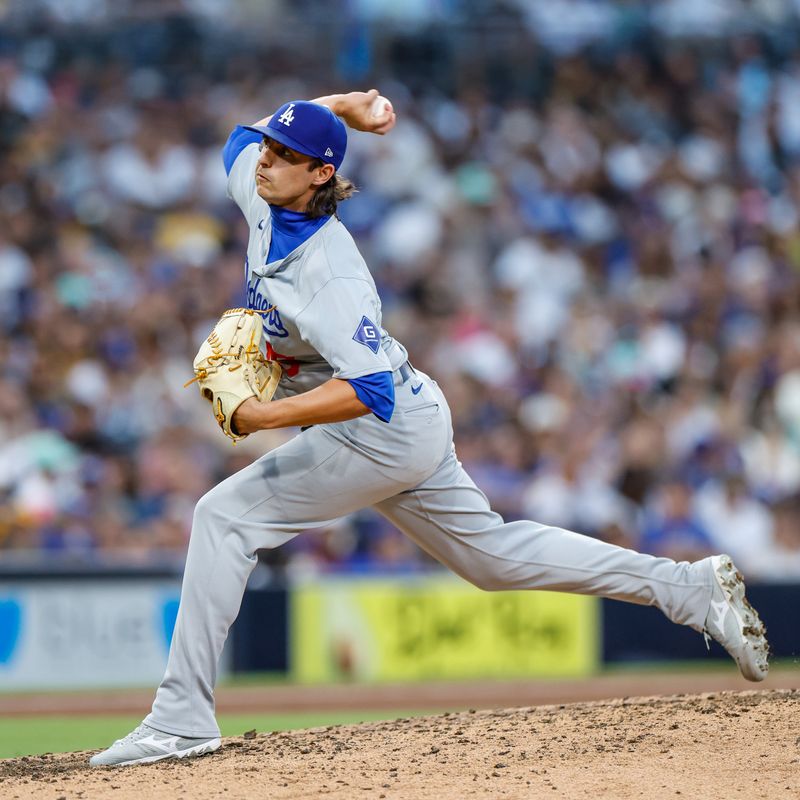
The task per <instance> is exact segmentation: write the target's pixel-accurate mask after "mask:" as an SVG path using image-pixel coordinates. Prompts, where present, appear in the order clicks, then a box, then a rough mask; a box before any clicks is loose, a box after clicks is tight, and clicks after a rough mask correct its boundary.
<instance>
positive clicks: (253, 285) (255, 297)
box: [245, 257, 289, 339]
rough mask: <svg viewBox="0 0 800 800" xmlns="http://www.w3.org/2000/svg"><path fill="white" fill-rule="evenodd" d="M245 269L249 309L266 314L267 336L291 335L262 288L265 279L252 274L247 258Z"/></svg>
mask: <svg viewBox="0 0 800 800" xmlns="http://www.w3.org/2000/svg"><path fill="white" fill-rule="evenodd" d="M245 269H246V274H247V307H248V308H252V309H255V310H256V311H263V312H266V313H264V314H263V315H262V319H263V320H264V335H265V336H267V337H269V338H271V337H277V338H279V339H283V338H284V337H286V336H288V335H289V331H287V330H286V328H284V326H283V322H282V320H281V313H280V311H279V310H278V308H277V307H276V306H275V303H272V302H270V299H269V298H268V297H267V294H266V289H265V288H264V287H263V286H262V281H263V280H264V279H263V278H259V277H258V276H256V275H251V274H250V264H249V259H248V258H246V257H245ZM267 309H269V311H267Z"/></svg>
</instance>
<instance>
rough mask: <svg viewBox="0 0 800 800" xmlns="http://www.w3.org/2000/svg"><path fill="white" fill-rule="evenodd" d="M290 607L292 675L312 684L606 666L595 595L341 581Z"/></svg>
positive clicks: (320, 586) (305, 593)
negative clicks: (491, 590) (603, 660)
mask: <svg viewBox="0 0 800 800" xmlns="http://www.w3.org/2000/svg"><path fill="white" fill-rule="evenodd" d="M290 609H291V612H290V626H291V635H290V642H291V672H292V677H293V678H294V679H296V680H299V681H304V682H324V681H330V680H337V679H342V678H351V679H360V680H368V681H406V680H408V681H412V680H430V679H442V680H447V679H458V678H463V679H466V678H512V677H535V676H542V677H544V676H556V675H557V676H562V677H563V676H580V675H586V674H589V673H591V672H592V671H594V670H595V668H596V667H597V665H598V663H599V653H600V630H599V625H600V623H599V604H598V601H597V598H593V597H582V596H578V595H568V594H558V593H553V592H499V593H488V592H481V591H479V590H477V589H475V588H474V587H472V586H470V585H468V584H466V583H462V582H460V581H457V580H454V579H451V578H449V577H436V578H425V579H418V580H413V581H409V580H407V579H404V580H388V579H384V580H373V579H365V580H352V579H351V580H344V579H342V580H338V579H337V580H328V581H324V582H322V583H316V584H314V585H303V586H299V587H296V588H295V589H294V590H293V591H292V594H291V598H290Z"/></svg>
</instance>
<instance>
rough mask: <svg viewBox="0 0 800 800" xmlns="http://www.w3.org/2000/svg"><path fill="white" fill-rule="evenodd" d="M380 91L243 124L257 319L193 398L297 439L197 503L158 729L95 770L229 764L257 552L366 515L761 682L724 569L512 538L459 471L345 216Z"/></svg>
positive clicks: (226, 421) (479, 576)
mask: <svg viewBox="0 0 800 800" xmlns="http://www.w3.org/2000/svg"><path fill="white" fill-rule="evenodd" d="M394 122H395V116H394V112H393V111H392V108H391V105H390V104H389V103H388V101H385V100H383V99H382V98H379V97H378V96H377V92H376V91H374V90H373V91H371V92H366V93H363V92H354V93H351V94H347V95H334V96H331V97H325V98H319V99H317V100H315V101H312V102H304V101H300V100H296V101H292V102H289V103H286V104H285V105H283V106H281V107H280V108H279V109H278V110H277V111H276V112H275V113H274V114H273V115H272V116H271V117H268V118H266V119H263V120H261V121H259V122H258V123H256V124H255V125H251V126H242V127H237V128H236V129H235V130H234V131H233V133H232V134H231V135H230V138H229V139H228V142H227V144H226V145H225V147H224V150H223V159H224V163H225V168H226V170H227V172H228V188H229V194H230V196H231V198H232V199H233V200H234V201H235V202H236V203H237V205H238V206H239V208H240V209H241V210H242V213H243V214H244V215H245V218H246V219H247V222H248V225H249V227H250V238H249V242H248V246H247V256H246V261H245V264H246V280H247V308H242V309H232V310H229V311H226V312H225V314H223V317H222V319H221V320H220V322H219V323H218V325H217V326H216V328H215V329H214V331H213V332H212V333H211V335H210V336H209V339H208V341H207V342H206V343H204V346H203V348H201V351H200V353H198V357H197V359H196V360H195V364H194V366H195V381H196V382H197V384H198V385H199V386H200V391H201V395H202V397H203V398H205V399H206V400H208V401H209V402H210V403H211V407H212V412H213V413H214V416H215V418H216V419H217V421H218V423H219V425H220V427H221V428H222V430H223V432H224V433H225V434H226V435H228V436H230V437H231V438H232V439H234V440H235V439H237V438H241V437H243V436H247V435H249V434H251V433H253V432H254V431H258V430H264V429H269V428H282V427H290V426H291V427H298V428H302V429H303V430H302V431H301V432H300V433H298V434H297V435H296V436H295V437H294V438H293V439H291V440H290V441H288V442H287V443H286V444H284V445H283V446H281V447H279V448H277V449H276V450H273V451H271V452H269V453H267V454H266V455H264V456H262V457H261V458H259V459H258V460H257V461H255V462H254V463H253V464H251V465H250V466H248V467H245V468H244V469H243V470H241V472H237V473H236V474H235V475H232V476H230V477H229V478H227V479H226V480H224V481H223V482H222V483H220V484H219V485H218V486H216V487H214V488H213V489H212V490H211V491H209V492H208V494H206V495H205V496H204V497H203V498H202V499H201V500H200V501H199V502H198V504H197V507H196V509H195V513H194V520H193V525H192V532H191V539H190V543H189V550H188V555H187V561H186V570H185V574H184V579H183V589H182V594H181V605H180V611H179V613H178V618H177V622H176V625H175V632H174V635H173V639H172V646H171V650H170V655H169V663H168V665H167V670H166V674H165V675H164V679H163V681H162V683H161V685H160V686H159V688H158V692H157V694H156V697H155V701H154V703H153V708H152V711H151V713H150V714H149V715H148V716H147V718H146V719H145V720H144V722H143V723H142V724H141V725H140V726H139V727H137V728H136V729H135V730H134V731H133V732H132V733H131V734H129V735H128V736H126V737H125V738H123V739H120V740H119V741H117V742H115V743H114V744H113V745H112V746H111V747H109V748H108V749H107V750H105V751H104V752H102V753H99V754H98V755H95V756H93V757H92V759H91V764H92V765H94V766H99V765H123V764H141V763H146V762H151V761H157V760H160V759H164V758H171V757H177V758H182V757H185V756H194V755H199V754H202V753H207V752H210V751H213V750H216V749H217V748H218V747H219V745H220V738H219V737H220V733H219V727H218V726H217V722H216V719H215V715H214V684H215V681H216V677H217V662H218V660H219V657H220V653H221V651H222V646H223V644H224V642H225V639H226V637H227V634H228V629H229V627H230V625H231V623H232V622H233V621H234V619H235V618H236V615H237V613H238V611H239V606H240V604H241V600H242V595H243V593H244V590H245V585H246V583H247V579H248V576H249V575H250V572H251V570H252V569H253V567H254V566H255V564H256V551H257V550H259V549H261V548H272V547H279V546H280V545H282V544H284V543H285V542H287V541H289V540H290V539H291V538H293V537H294V536H297V535H298V534H299V533H302V532H303V531H305V530H308V529H310V528H317V527H320V526H324V525H326V524H329V523H330V522H332V521H333V520H335V519H337V518H339V517H342V516H344V515H346V514H349V513H351V512H353V511H356V510H358V509H360V508H364V507H365V506H372V507H373V508H375V509H376V510H377V511H378V512H379V513H381V514H383V515H384V516H385V517H386V518H387V519H389V520H390V521H391V522H392V523H393V524H394V525H396V526H397V527H398V528H399V529H400V530H401V531H403V533H405V534H406V535H407V536H409V537H410V538H411V539H413V541H414V542H416V543H417V544H418V545H419V546H420V547H421V548H422V549H423V550H425V551H426V552H428V553H429V554H430V555H431V556H433V557H434V558H436V559H437V560H438V561H440V562H441V563H442V564H445V565H446V566H448V567H449V568H450V569H451V570H453V571H454V572H456V573H457V574H458V575H460V576H462V577H463V578H464V579H465V580H468V581H470V582H471V583H473V584H475V585H476V586H478V587H480V588H482V589H485V590H488V591H497V590H504V589H547V590H550V591H561V592H576V593H580V594H588V595H596V596H599V597H610V598H614V599H617V600H625V601H628V602H631V603H640V604H646V605H655V606H656V607H658V608H659V609H660V610H661V611H662V612H663V613H664V614H665V615H666V616H667V617H668V618H669V619H670V620H672V621H673V622H676V623H679V624H681V625H689V626H690V627H692V628H694V629H695V630H697V631H700V632H703V633H705V634H706V635H707V636H711V637H712V638H714V639H715V640H716V641H718V642H719V643H720V644H721V645H722V646H723V647H725V649H726V650H727V651H728V652H729V653H730V655H731V656H732V657H733V658H734V659H735V660H736V662H737V664H738V666H739V669H740V670H741V672H742V674H743V675H744V677H745V678H747V679H748V680H752V681H760V680H762V679H763V678H764V677H765V676H766V674H767V669H768V667H767V654H768V647H767V641H766V637H765V631H764V627H763V625H762V624H761V621H760V620H759V618H758V615H757V614H756V612H755V611H754V610H753V608H752V607H751V606H750V605H749V604H748V603H747V601H746V599H745V596H744V584H743V581H742V577H741V575H740V574H739V573H738V571H737V570H736V568H735V566H734V565H733V563H732V562H731V560H730V558H729V557H727V556H724V555H720V556H714V557H711V558H707V559H704V560H702V561H698V562H696V563H688V562H681V563H676V562H674V561H672V560H670V559H667V558H656V557H653V556H649V555H643V554H640V553H637V552H634V551H633V550H626V549H622V548H620V547H615V546H613V545H610V544H606V543H604V542H601V541H598V540H596V539H593V538H589V537H585V536H581V535H579V534H577V533H572V532H570V531H567V530H562V529H560V528H555V527H551V526H548V525H541V524H539V523H536V522H530V521H524V520H521V521H516V522H504V521H503V519H502V518H501V517H500V516H499V515H498V514H496V513H495V512H493V511H492V509H491V508H490V507H489V503H488V501H487V499H486V496H485V495H484V494H483V492H481V490H480V489H479V488H478V487H477V486H476V485H475V484H474V483H473V482H472V480H471V479H470V477H469V475H467V474H466V472H465V471H464V469H463V467H462V466H461V464H460V463H459V461H458V458H457V456H456V453H455V450H454V447H453V439H452V435H453V434H452V426H451V419H450V411H449V409H448V406H447V400H446V399H445V397H444V395H443V394H442V392H441V390H440V388H439V387H438V385H437V384H436V381H435V380H433V379H432V378H430V377H429V376H428V375H425V374H424V373H422V372H420V371H418V370H415V369H414V368H413V366H412V365H411V364H410V363H409V361H408V354H407V352H406V350H405V349H404V348H403V346H402V344H400V343H399V342H398V341H396V340H395V339H394V338H392V336H391V335H390V333H389V332H388V331H386V330H385V329H384V328H383V327H382V318H381V301H380V298H379V297H378V293H377V291H376V289H375V283H374V281H373V279H372V277H371V275H370V273H369V269H368V268H367V265H366V264H365V263H364V259H363V258H362V257H361V254H360V253H359V251H358V248H357V247H356V245H355V243H354V241H353V239H352V237H351V236H350V234H349V233H348V231H347V229H346V228H345V227H344V225H343V224H342V223H341V222H340V221H339V219H338V217H337V216H336V209H337V204H338V203H341V202H343V201H345V200H346V199H347V198H348V197H349V196H350V194H351V193H352V191H353V187H352V185H351V184H350V182H349V181H348V180H347V179H346V178H344V177H343V176H342V175H340V173H339V168H340V166H341V164H342V159H343V158H344V155H345V150H346V147H347V131H346V127H345V123H347V125H349V126H350V127H351V128H355V129H359V130H365V131H371V132H373V133H378V134H384V133H387V132H388V131H390V130H391V128H392V127H393V125H394Z"/></svg>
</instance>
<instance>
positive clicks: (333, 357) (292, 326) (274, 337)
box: [228, 144, 408, 398]
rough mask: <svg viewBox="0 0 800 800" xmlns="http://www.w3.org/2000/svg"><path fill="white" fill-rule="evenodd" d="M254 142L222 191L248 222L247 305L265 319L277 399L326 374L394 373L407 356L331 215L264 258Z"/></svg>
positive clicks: (267, 232) (267, 233)
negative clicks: (276, 368) (278, 376)
mask: <svg viewBox="0 0 800 800" xmlns="http://www.w3.org/2000/svg"><path fill="white" fill-rule="evenodd" d="M257 160H258V145H257V144H251V145H248V146H247V147H246V148H245V149H244V150H243V151H242V152H241V153H240V155H239V156H238V158H237V159H236V161H235V162H234V164H233V167H232V169H231V172H230V175H229V176H228V193H229V194H230V196H231V198H233V200H235V201H236V203H237V204H238V205H239V207H240V208H241V209H242V212H243V213H244V215H245V217H246V218H247V221H248V223H249V225H250V238H249V241H248V244H247V258H246V260H245V278H246V280H247V305H248V307H250V308H255V309H257V310H259V311H267V309H273V310H272V311H269V312H268V313H266V314H265V316H264V338H265V341H266V350H267V355H268V356H269V357H271V358H274V359H277V360H278V361H279V362H281V364H282V365H283V367H284V373H283V378H282V380H281V383H280V386H279V387H278V392H277V393H276V397H277V398H281V397H284V396H287V395H292V394H297V393H300V392H306V391H308V390H309V389H313V388H314V387H316V386H319V385H320V384H322V383H324V382H325V381H327V380H329V379H330V378H332V377H333V378H342V379H347V378H360V377H362V376H364V375H371V374H372V373H375V372H384V371H389V372H391V371H393V370H395V369H397V368H398V367H399V366H400V365H401V364H403V363H405V361H406V359H407V358H408V355H407V353H406V351H405V349H404V348H403V347H401V346H400V345H399V344H398V343H397V342H396V341H395V340H394V339H392V337H391V336H389V334H388V333H387V332H386V331H385V330H383V328H382V327H381V322H382V316H381V301H380V298H379V297H378V291H377V289H376V288H375V281H374V280H373V279H372V275H370V272H369V270H368V269H367V265H366V264H365V263H364V259H363V258H362V257H361V254H360V253H359V252H358V249H357V248H356V246H355V243H354V242H353V238H352V236H350V233H349V232H348V231H347V229H346V228H345V227H344V225H342V223H341V222H339V220H338V219H336V217H331V218H330V219H329V220H328V221H327V222H326V223H325V224H324V225H323V226H322V228H320V229H319V231H317V233H315V234H314V235H313V236H312V237H311V238H310V239H307V240H306V241H305V242H303V243H302V244H301V245H300V246H299V247H297V248H296V249H295V250H293V251H292V252H291V253H289V255H287V256H286V257H285V258H282V259H279V260H277V261H273V262H271V263H269V264H268V263H267V254H268V253H269V245H270V237H271V233H272V220H271V217H270V212H269V206H268V205H267V203H266V202H265V201H264V200H262V199H261V198H260V197H259V196H258V194H257V193H256V185H255V181H254V180H253V175H254V172H255V168H256V161H257Z"/></svg>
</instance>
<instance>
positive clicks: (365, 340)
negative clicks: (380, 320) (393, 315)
mask: <svg viewBox="0 0 800 800" xmlns="http://www.w3.org/2000/svg"><path fill="white" fill-rule="evenodd" d="M353 339H354V340H355V341H357V342H359V343H360V344H363V345H365V346H366V347H369V349H370V350H372V352H373V353H375V355H378V348H379V347H380V344H381V335H380V333H379V331H378V326H377V325H375V323H373V322H370V321H369V319H367V317H361V322H359V323H358V328H356V332H355V334H354V335H353Z"/></svg>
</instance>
